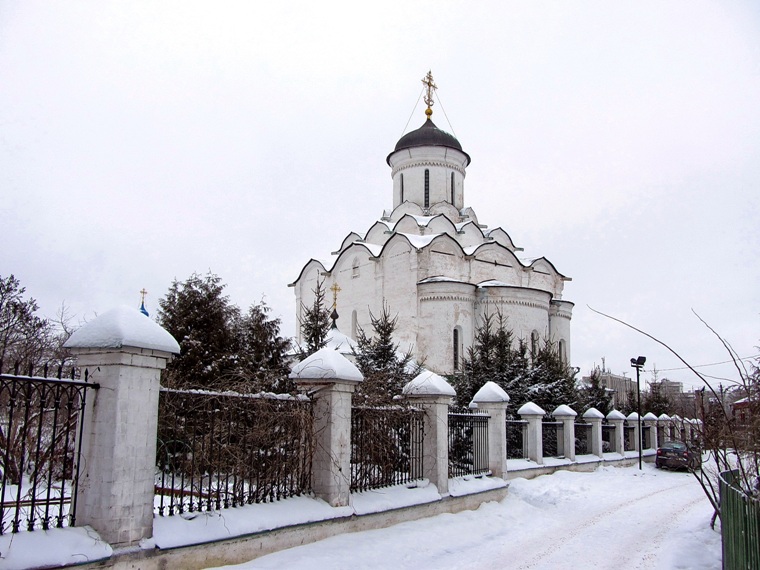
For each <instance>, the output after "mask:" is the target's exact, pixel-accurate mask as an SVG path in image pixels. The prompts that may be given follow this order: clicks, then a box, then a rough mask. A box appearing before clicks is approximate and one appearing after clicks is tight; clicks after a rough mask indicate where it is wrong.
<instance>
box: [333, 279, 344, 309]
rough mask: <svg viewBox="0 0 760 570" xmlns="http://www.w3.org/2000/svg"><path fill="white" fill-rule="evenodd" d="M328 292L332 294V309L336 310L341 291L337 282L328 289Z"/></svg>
mask: <svg viewBox="0 0 760 570" xmlns="http://www.w3.org/2000/svg"><path fill="white" fill-rule="evenodd" d="M330 291H332V294H333V309H337V308H338V293H340V292H341V291H342V289H341V288H340V285H338V282H337V281H336V282H335V283H333V284H332V287H330Z"/></svg>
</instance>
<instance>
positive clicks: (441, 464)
mask: <svg viewBox="0 0 760 570" xmlns="http://www.w3.org/2000/svg"><path fill="white" fill-rule="evenodd" d="M403 392H404V395H405V396H407V398H409V400H410V401H411V402H412V403H413V404H414V405H415V406H417V407H419V408H422V409H423V410H425V427H424V433H425V435H424V439H423V451H422V471H423V476H424V477H426V478H427V479H428V480H429V481H430V482H431V483H433V484H434V485H435V486H436V487H437V488H438V492H439V493H440V494H441V495H448V493H449V404H450V403H451V399H452V398H453V397H454V396H456V392H455V391H454V388H452V387H451V385H450V384H449V383H448V382H446V380H444V379H443V378H442V377H441V376H438V374H435V373H433V372H430V371H428V370H426V371H425V372H422V373H421V374H420V375H418V376H417V377H416V378H414V379H413V380H412V381H411V382H409V383H408V384H407V385H406V386H404V390H403Z"/></svg>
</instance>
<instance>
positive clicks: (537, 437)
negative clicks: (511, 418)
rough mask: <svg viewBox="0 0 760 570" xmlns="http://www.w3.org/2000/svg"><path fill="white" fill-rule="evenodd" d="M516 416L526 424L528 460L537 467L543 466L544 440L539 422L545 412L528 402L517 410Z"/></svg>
mask: <svg viewBox="0 0 760 570" xmlns="http://www.w3.org/2000/svg"><path fill="white" fill-rule="evenodd" d="M517 414H518V415H519V416H520V417H521V418H522V419H524V420H525V421H526V422H528V453H527V455H528V459H532V460H533V461H535V462H536V463H538V464H539V465H543V463H544V440H543V426H542V425H541V421H542V420H543V417H544V416H545V415H546V412H545V411H544V410H543V409H541V407H540V406H539V405H537V404H534V403H533V402H528V403H527V404H523V406H522V407H521V408H520V409H519V410H517Z"/></svg>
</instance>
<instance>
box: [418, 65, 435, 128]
mask: <svg viewBox="0 0 760 570" xmlns="http://www.w3.org/2000/svg"><path fill="white" fill-rule="evenodd" d="M422 84H423V85H424V86H425V89H426V90H427V93H426V94H425V99H424V101H425V104H426V105H427V109H425V114H426V115H427V116H428V119H429V118H430V115H432V114H433V109H431V107H432V106H433V93H434V92H435V90H436V89H438V86H437V85H436V84H435V82H434V81H433V72H432V71H428V72H427V75H426V76H425V77H423V78H422Z"/></svg>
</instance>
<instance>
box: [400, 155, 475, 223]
mask: <svg viewBox="0 0 760 570" xmlns="http://www.w3.org/2000/svg"><path fill="white" fill-rule="evenodd" d="M389 162H390V165H391V167H392V169H393V170H392V177H393V189H394V190H393V197H394V203H393V206H394V207H396V206H398V205H399V204H400V203H401V202H400V199H401V184H402V183H401V175H402V174H403V186H404V192H403V197H404V200H405V201H407V200H408V201H412V202H416V203H417V204H419V205H420V206H422V207H423V208H426V207H427V208H430V207H431V206H432V205H433V204H435V203H437V202H451V173H452V172H454V206H455V207H456V208H461V207H462V206H463V204H462V197H463V192H462V185H463V178H464V176H465V171H464V166H465V164H467V162H468V159H467V157H466V156H465V154H464V153H462V152H459V151H457V150H455V149H453V148H447V147H414V148H408V149H403V150H401V151H398V152H396V153H393V154H392V155H391V156H390V157H389ZM426 170H427V171H428V176H429V179H428V189H429V194H428V201H427V204H425V171H426Z"/></svg>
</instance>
